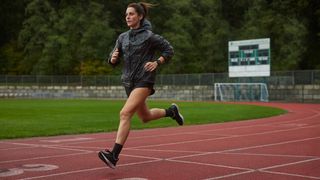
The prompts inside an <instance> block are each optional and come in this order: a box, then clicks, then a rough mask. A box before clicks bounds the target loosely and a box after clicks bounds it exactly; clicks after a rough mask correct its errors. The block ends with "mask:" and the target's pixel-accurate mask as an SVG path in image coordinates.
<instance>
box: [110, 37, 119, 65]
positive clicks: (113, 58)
mask: <svg viewBox="0 0 320 180" xmlns="http://www.w3.org/2000/svg"><path fill="white" fill-rule="evenodd" d="M119 39H120V37H119V38H118V39H117V41H116V44H115V46H114V48H113V50H112V51H111V53H110V54H109V57H108V63H109V64H111V65H112V66H116V65H118V64H119V63H120V60H119V59H120V57H121V54H122V52H121V43H120V40H119Z"/></svg>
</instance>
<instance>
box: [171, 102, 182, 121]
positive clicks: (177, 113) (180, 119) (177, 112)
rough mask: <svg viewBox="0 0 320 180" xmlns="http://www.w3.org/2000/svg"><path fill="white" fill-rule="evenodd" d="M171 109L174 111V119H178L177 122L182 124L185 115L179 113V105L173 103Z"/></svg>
mask: <svg viewBox="0 0 320 180" xmlns="http://www.w3.org/2000/svg"><path fill="white" fill-rule="evenodd" d="M169 109H170V110H171V111H172V112H173V116H172V119H174V120H176V121H177V123H178V124H179V125H180V126H182V125H183V123H184V119H183V116H182V115H181V114H180V113H179V107H178V105H176V104H174V103H173V104H172V105H171V106H170V107H169Z"/></svg>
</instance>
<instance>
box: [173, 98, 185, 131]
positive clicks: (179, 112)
mask: <svg viewBox="0 0 320 180" xmlns="http://www.w3.org/2000/svg"><path fill="white" fill-rule="evenodd" d="M171 105H173V106H176V107H177V110H178V114H179V116H180V117H181V119H182V124H179V123H178V124H179V125H180V126H182V125H183V124H184V118H183V116H182V114H180V111H179V106H178V105H177V104H175V103H172V104H171Z"/></svg>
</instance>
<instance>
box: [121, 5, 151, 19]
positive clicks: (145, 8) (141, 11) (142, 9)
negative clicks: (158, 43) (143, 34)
mask: <svg viewBox="0 0 320 180" xmlns="http://www.w3.org/2000/svg"><path fill="white" fill-rule="evenodd" d="M154 6H156V5H154V4H151V3H146V2H138V3H130V4H129V5H128V7H127V8H129V7H132V8H134V9H135V10H136V12H137V13H138V15H142V16H143V17H142V19H144V18H145V17H147V16H148V14H149V9H150V8H152V7H154Z"/></svg>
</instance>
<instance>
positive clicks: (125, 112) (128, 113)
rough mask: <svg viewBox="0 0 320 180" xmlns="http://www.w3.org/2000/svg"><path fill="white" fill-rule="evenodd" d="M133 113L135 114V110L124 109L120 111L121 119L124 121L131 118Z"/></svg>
mask: <svg viewBox="0 0 320 180" xmlns="http://www.w3.org/2000/svg"><path fill="white" fill-rule="evenodd" d="M132 115H133V112H131V111H128V110H126V109H122V110H121V111H120V120H122V121H126V120H130V119H131V117H132Z"/></svg>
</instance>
